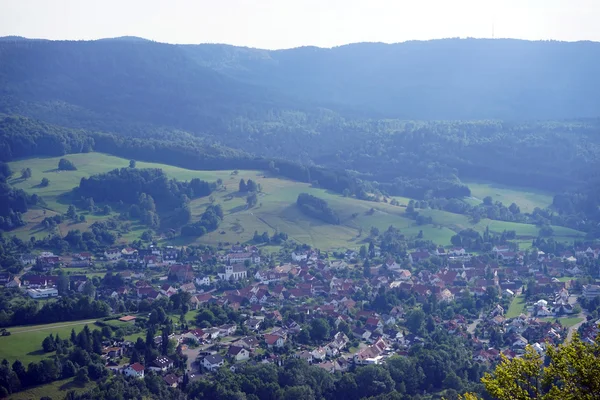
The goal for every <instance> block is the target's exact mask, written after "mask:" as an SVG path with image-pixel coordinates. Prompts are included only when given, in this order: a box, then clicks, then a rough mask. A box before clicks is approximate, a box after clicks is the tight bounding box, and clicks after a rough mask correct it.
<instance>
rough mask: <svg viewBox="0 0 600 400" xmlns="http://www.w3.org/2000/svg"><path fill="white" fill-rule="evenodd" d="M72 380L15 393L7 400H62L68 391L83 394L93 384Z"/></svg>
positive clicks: (63, 380)
mask: <svg viewBox="0 0 600 400" xmlns="http://www.w3.org/2000/svg"><path fill="white" fill-rule="evenodd" d="M73 379H74V378H69V379H61V380H59V381H55V382H52V383H49V384H47V385H40V386H36V387H33V388H31V389H27V390H23V391H22V392H19V393H15V394H12V395H10V396H9V399H13V400H29V399H39V398H41V397H44V396H46V397H49V398H51V399H62V398H64V397H65V395H66V394H67V392H68V391H70V390H74V391H75V392H78V393H79V392H83V391H84V390H86V389H89V388H91V387H92V386H93V385H94V382H89V383H87V384H86V385H82V384H79V383H75V382H74V381H73Z"/></svg>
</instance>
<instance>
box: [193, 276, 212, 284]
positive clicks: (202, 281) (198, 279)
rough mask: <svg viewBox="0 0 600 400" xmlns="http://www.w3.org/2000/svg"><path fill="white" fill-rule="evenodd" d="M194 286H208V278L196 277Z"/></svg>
mask: <svg viewBox="0 0 600 400" xmlns="http://www.w3.org/2000/svg"><path fill="white" fill-rule="evenodd" d="M196 284H197V285H199V286H209V285H210V277H208V276H198V277H196Z"/></svg>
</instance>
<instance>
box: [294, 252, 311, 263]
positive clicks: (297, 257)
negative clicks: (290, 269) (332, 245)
mask: <svg viewBox="0 0 600 400" xmlns="http://www.w3.org/2000/svg"><path fill="white" fill-rule="evenodd" d="M292 260H293V261H296V262H300V261H306V260H308V253H307V252H298V253H296V252H292Z"/></svg>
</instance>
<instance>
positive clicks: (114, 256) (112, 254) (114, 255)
mask: <svg viewBox="0 0 600 400" xmlns="http://www.w3.org/2000/svg"><path fill="white" fill-rule="evenodd" d="M104 257H106V259H107V260H109V261H116V260H119V259H120V258H121V251H120V250H119V249H107V250H104Z"/></svg>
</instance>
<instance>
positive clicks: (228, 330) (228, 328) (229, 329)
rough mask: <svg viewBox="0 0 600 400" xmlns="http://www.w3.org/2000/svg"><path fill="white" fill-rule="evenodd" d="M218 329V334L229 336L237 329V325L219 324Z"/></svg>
mask: <svg viewBox="0 0 600 400" xmlns="http://www.w3.org/2000/svg"><path fill="white" fill-rule="evenodd" d="M219 329H220V330H221V333H220V336H231V335H233V334H234V333H235V331H236V330H237V325H236V324H225V325H221V326H219Z"/></svg>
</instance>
